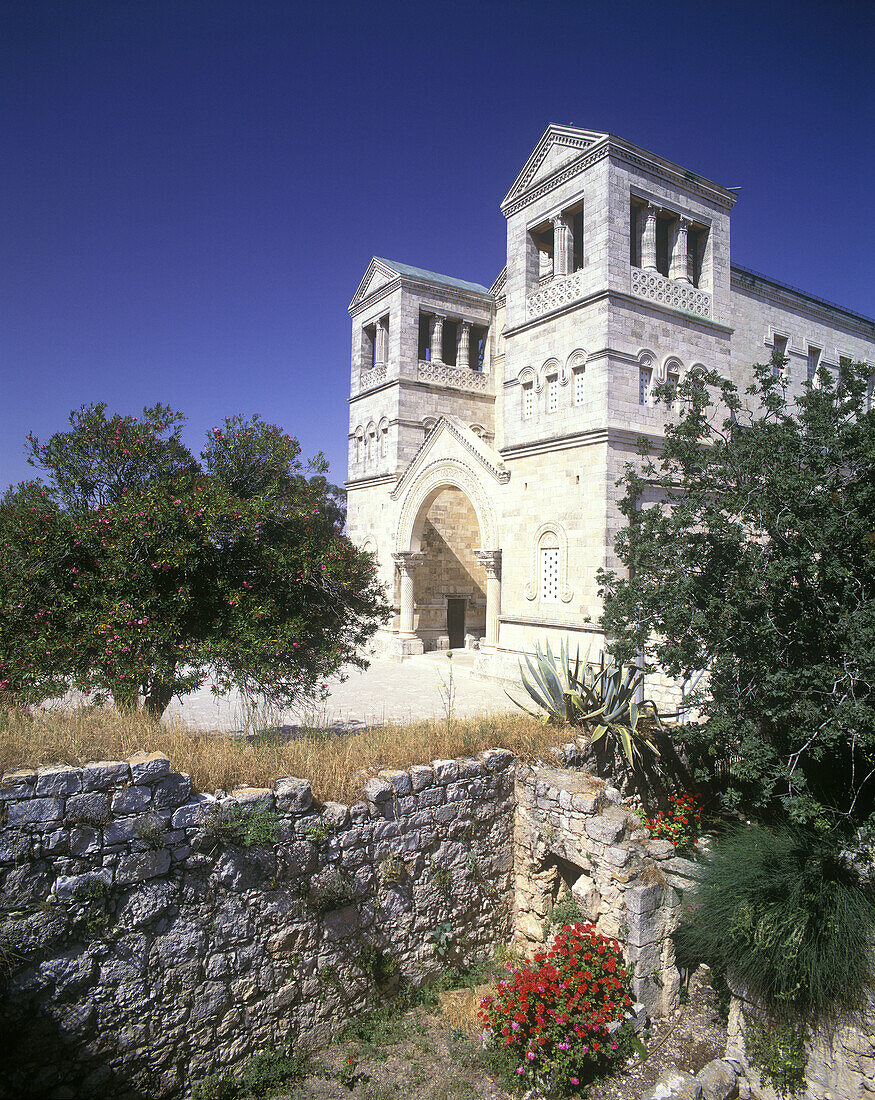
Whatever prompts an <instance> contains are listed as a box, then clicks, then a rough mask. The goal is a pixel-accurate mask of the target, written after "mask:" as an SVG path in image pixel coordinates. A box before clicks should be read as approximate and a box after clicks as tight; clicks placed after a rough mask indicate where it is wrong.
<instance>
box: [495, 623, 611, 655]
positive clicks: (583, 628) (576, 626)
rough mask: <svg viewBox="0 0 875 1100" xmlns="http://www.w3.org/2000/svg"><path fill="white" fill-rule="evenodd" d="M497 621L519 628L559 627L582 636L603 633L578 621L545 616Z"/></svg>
mask: <svg viewBox="0 0 875 1100" xmlns="http://www.w3.org/2000/svg"><path fill="white" fill-rule="evenodd" d="M498 621H499V622H501V623H513V624H518V625H519V626H553V627H557V626H558V627H560V628H562V629H563V630H576V631H578V632H579V633H582V634H602V633H603V631H601V630H599V629H598V627H596V626H594V625H593V624H592V623H584V622H581V621H580V619H577V620H571V619H553V618H550V617H548V616H546V615H499V616H498ZM506 652H508V653H513V652H515V650H506Z"/></svg>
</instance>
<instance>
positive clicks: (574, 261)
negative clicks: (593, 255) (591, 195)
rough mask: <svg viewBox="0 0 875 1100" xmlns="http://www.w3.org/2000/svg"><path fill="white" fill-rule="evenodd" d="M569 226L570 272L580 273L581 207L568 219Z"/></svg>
mask: <svg viewBox="0 0 875 1100" xmlns="http://www.w3.org/2000/svg"><path fill="white" fill-rule="evenodd" d="M568 222H569V225H570V226H571V244H572V248H571V270H572V271H580V269H581V268H582V267H583V207H582V206H581V208H580V209H579V210H575V211H574V212H573V213H572V214H570V215H569V218H568Z"/></svg>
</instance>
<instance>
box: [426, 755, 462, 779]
mask: <svg viewBox="0 0 875 1100" xmlns="http://www.w3.org/2000/svg"><path fill="white" fill-rule="evenodd" d="M432 767H433V768H434V774H435V778H436V779H437V781H438V783H444V784H446V783H453V782H455V780H457V779H458V778H459V765H458V764H457V763H456V761H455V760H433V761H432Z"/></svg>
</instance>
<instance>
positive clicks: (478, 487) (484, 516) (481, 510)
mask: <svg viewBox="0 0 875 1100" xmlns="http://www.w3.org/2000/svg"><path fill="white" fill-rule="evenodd" d="M440 489H461V491H462V492H463V493H464V494H465V496H466V497H467V498H468V500H470V502H471V505H472V506H473V508H474V512H475V514H476V516H477V522H478V524H479V526H480V538H481V539H482V541H483V544H484V548H486V549H489V548H494V547H496V546H497V544H498V517H497V516H496V513H495V507H494V505H493V503H492V501H491V500H490V498H489V496H488V495H487V494H486V493H485V492H484V491H483V487H482V483H481V475H480V474H478V473H477V472H476V471H475V470H473V469H472V468H471V467H470V466H468V465H466V464H465V463H464V462H462V461H460V460H459V459H457V458H442V459H438V460H437V461H435V462H433V463H431V465H429V466H426V467H425V469H424V470H422V471H421V472H420V473H419V475H418V476H417V477H416V478H415V479H414V481H413V483H412V484H411V485H410V487H409V489H408V490H407V492H406V493H405V494H404V496H403V498H402V500H401V507H400V510H399V515H398V525H397V528H396V535H395V546H396V548H397V550H398V552H399V553H403V552H406V551H408V550H410V547H411V546H412V545H414V537H415V532H416V526H417V520H418V519H419V516H420V512H421V511H422V508H423V507H424V505H425V504H426V501H427V500H428V498H429V497H430V496H431V495H432V494H434V493H436V491H438V490H440Z"/></svg>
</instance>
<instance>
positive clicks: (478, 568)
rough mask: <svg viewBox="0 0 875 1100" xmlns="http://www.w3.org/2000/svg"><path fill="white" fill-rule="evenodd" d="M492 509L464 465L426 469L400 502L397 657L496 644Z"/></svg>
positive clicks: (444, 463)
mask: <svg viewBox="0 0 875 1100" xmlns="http://www.w3.org/2000/svg"><path fill="white" fill-rule="evenodd" d="M496 541H497V525H496V519H495V510H494V508H493V506H492V502H491V501H490V500H489V498H488V496H487V495H486V494H485V493H484V492H483V489H482V487H481V486H480V484H479V483H478V482H477V480H476V478H475V477H474V475H473V472H472V471H471V470H470V468H469V467H467V466H466V465H465V464H464V463H462V462H459V461H457V460H453V459H442V460H439V461H437V462H435V463H432V464H431V465H430V466H428V467H426V468H425V469H424V470H423V471H422V473H421V474H420V476H419V477H418V478H417V479H416V481H415V482H414V483H413V484H412V485H411V486H410V487H409V489H408V491H407V492H406V493H405V494H404V498H403V500H402V501H401V507H400V511H399V521H398V527H397V530H396V548H397V549H396V551H395V554H394V555H393V556H394V559H395V562H396V564H397V565H398V577H397V590H396V595H397V598H398V601H399V605H400V619H399V629H398V639H399V643H400V651H401V655H402V656H403V655H407V654H408V653H415V652H420V653H421V652H423V650H425V649H433V648H436V647H438V646H442V645H448V646H449V647H450V648H460V647H461V646H463V645H464V644H465V638H466V636H469V635H470V636H473V637H475V638H479V639H481V640H482V644H483V645H485V646H494V645H495V644H496V643H497V641H498V612H499V603H500V599H501V581H500V557H501V551H500V550H499V549H498V547H497V546H496Z"/></svg>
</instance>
